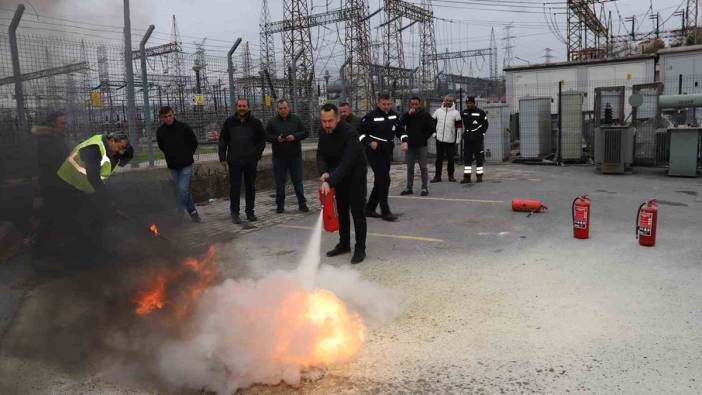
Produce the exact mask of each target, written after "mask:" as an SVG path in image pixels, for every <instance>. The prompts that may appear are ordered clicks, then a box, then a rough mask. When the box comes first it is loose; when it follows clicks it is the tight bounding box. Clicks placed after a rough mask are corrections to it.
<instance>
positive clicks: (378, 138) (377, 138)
mask: <svg viewBox="0 0 702 395" xmlns="http://www.w3.org/2000/svg"><path fill="white" fill-rule="evenodd" d="M369 136H370V137H372V138H374V139H376V140H380V141H385V142H387V140H385V139H381V138H380V137H375V136H373V135H372V134H369Z"/></svg>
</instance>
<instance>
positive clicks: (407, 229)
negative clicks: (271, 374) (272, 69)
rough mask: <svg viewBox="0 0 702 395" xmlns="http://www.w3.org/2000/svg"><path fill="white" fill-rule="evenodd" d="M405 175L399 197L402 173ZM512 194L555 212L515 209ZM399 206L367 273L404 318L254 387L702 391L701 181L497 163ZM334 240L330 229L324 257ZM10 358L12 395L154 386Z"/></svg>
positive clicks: (381, 227)
mask: <svg viewBox="0 0 702 395" xmlns="http://www.w3.org/2000/svg"><path fill="white" fill-rule="evenodd" d="M394 173H395V174H397V176H396V180H395V182H394V183H393V192H392V194H393V195H398V194H399V191H400V190H401V189H402V186H403V185H402V183H400V182H398V181H399V180H397V177H398V176H399V175H401V174H404V171H403V169H402V168H401V167H400V166H396V167H395V172H394ZM416 183H417V181H415V185H416ZM581 193H589V194H590V195H591V196H592V204H593V207H592V224H591V226H592V229H591V239H589V240H576V239H573V237H572V227H571V219H570V205H571V202H572V199H573V198H574V197H575V196H576V195H579V194H581ZM513 198H538V199H541V200H543V202H544V204H545V205H546V206H548V208H549V209H548V211H547V212H546V213H543V214H535V215H532V216H531V217H527V216H526V214H523V213H513V212H511V210H510V200H511V199H513ZM648 198H656V199H658V200H659V202H660V212H659V224H658V240H657V244H656V246H655V247H653V248H645V247H640V246H639V245H638V243H637V241H636V240H635V237H634V220H635V213H636V209H637V208H638V205H639V204H640V203H641V202H643V201H644V200H646V199H648ZM221 204H226V203H224V202H222V203H221ZM391 207H392V208H393V210H394V211H395V212H396V213H399V214H401V216H400V219H399V220H398V221H397V222H395V223H387V222H383V221H380V220H377V219H369V232H371V233H373V234H372V235H370V236H369V238H368V258H367V260H366V261H365V262H363V263H362V264H361V265H357V266H355V267H354V269H355V270H358V271H360V273H361V276H362V277H363V278H364V279H366V280H369V281H372V282H373V283H376V284H378V285H381V286H383V287H386V288H389V289H393V290H395V291H397V292H399V293H400V294H401V295H402V299H401V300H402V302H401V305H400V313H399V315H398V316H397V317H396V318H395V319H393V320H391V321H386V322H373V321H369V322H368V335H369V339H368V343H367V345H366V346H365V347H364V349H363V350H362V352H361V353H360V354H359V355H358V357H357V358H356V359H354V360H353V361H352V362H349V363H347V364H344V365H340V366H334V367H332V368H331V369H329V371H328V372H327V374H326V375H325V376H324V377H322V378H321V379H318V380H314V381H309V382H305V383H303V384H302V385H301V387H299V388H291V387H288V386H285V385H279V386H275V387H268V386H256V387H253V388H250V389H248V390H246V391H244V392H245V393H252V394H259V393H260V394H268V393H272V394H278V393H289V392H296V393H313V394H328V393H392V394H394V393H489V394H492V393H549V394H550V393H569V392H573V393H627V394H643V393H651V394H661V393H666V394H697V393H702V226H701V225H700V221H702V214H701V213H700V210H702V181H701V179H699V178H697V179H682V178H667V177H664V176H663V170H660V169H638V170H637V172H636V173H635V174H630V175H622V176H603V175H599V174H595V173H593V172H592V168H591V167H579V166H572V167H558V168H557V167H542V166H523V165H503V166H487V167H486V176H485V182H484V183H482V184H470V185H460V184H457V183H448V182H443V183H439V184H431V185H430V196H429V197H428V198H420V197H418V196H416V195H414V196H412V197H410V198H400V197H397V196H394V197H392V198H391ZM315 219H316V216H315V215H309V216H305V217H302V218H298V219H294V220H292V221H290V222H287V223H285V224H277V225H272V226H270V227H265V228H262V229H260V230H258V231H255V232H251V233H247V234H244V235H241V236H239V237H238V238H237V239H236V240H234V241H233V242H232V243H231V244H229V245H228V246H225V247H224V249H225V250H227V253H228V254H230V255H231V256H236V259H232V260H231V261H229V260H224V261H223V262H220V265H221V266H222V270H223V272H224V273H227V274H229V275H231V276H233V277H239V276H242V275H244V274H245V275H246V276H250V277H257V276H262V275H264V274H266V273H268V272H270V271H272V270H275V269H293V268H294V267H295V266H296V265H297V262H298V259H299V258H300V257H301V256H302V253H303V251H302V248H301V246H304V245H305V243H306V242H307V239H308V237H309V232H310V231H309V227H311V226H313V224H314V222H315ZM205 226H206V224H205ZM335 243H336V235H331V234H326V235H325V236H324V238H323V241H322V245H323V246H322V249H323V250H327V249H331V248H332V247H333V245H334V244H335ZM349 258H350V256H349V255H344V256H340V257H336V258H323V264H327V265H334V266H339V267H342V266H346V265H348V259H349ZM235 262H236V263H235ZM56 287H58V288H59V289H60V286H54V287H51V286H45V287H41V288H39V289H35V290H34V291H33V292H32V294H31V295H29V296H28V297H27V300H26V302H25V304H24V306H23V308H22V311H21V312H20V314H19V318H18V323H17V324H16V325H15V326H14V327H11V328H10V330H9V331H8V335H7V336H6V339H5V341H8V339H13V338H16V337H17V336H21V334H22V333H21V332H22V330H23V328H26V327H23V326H22V325H21V324H22V322H23V321H22V318H23V314H24V316H29V315H30V312H31V311H32V310H33V309H37V308H38V307H37V306H38V305H40V304H41V303H42V301H43V300H45V299H46V298H47V297H49V295H51V292H53V291H52V290H54V291H55V289H56ZM24 324H25V325H26V324H27V323H26V322H25V323H24ZM3 354H4V355H3V356H2V360H0V386H1V385H3V384H4V385H5V386H6V388H12V389H14V390H19V391H22V390H29V392H31V393H47V394H48V393H52V394H54V393H100V394H103V393H135V394H136V393H156V392H157V391H156V390H154V389H153V388H142V387H139V386H125V385H121V384H116V383H114V382H110V381H108V380H105V379H103V378H101V377H96V376H94V375H90V374H86V373H75V372H57V371H54V370H52V369H51V368H49V367H47V366H44V365H43V364H42V363H41V361H37V360H35V359H33V358H32V357H31V356H27V355H8V354H7V353H3ZM30 378H31V380H30ZM29 381H31V383H32V384H31V385H29V384H27V383H28V382H29Z"/></svg>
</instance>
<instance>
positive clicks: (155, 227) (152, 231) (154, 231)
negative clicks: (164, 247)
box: [149, 224, 161, 236]
mask: <svg viewBox="0 0 702 395" xmlns="http://www.w3.org/2000/svg"><path fill="white" fill-rule="evenodd" d="M149 230H150V231H151V233H153V234H154V236H158V235H160V234H161V233H160V232H159V231H158V226H156V224H151V226H149Z"/></svg>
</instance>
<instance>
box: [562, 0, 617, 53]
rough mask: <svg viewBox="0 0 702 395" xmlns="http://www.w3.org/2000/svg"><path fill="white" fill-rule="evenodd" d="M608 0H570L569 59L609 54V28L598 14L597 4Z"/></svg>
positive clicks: (568, 4)
mask: <svg viewBox="0 0 702 395" xmlns="http://www.w3.org/2000/svg"><path fill="white" fill-rule="evenodd" d="M605 1H608V0H568V2H567V6H568V12H567V14H568V15H567V18H568V19H567V29H566V30H567V37H566V38H567V41H566V43H567V46H568V48H567V49H568V51H567V52H568V61H571V60H580V59H597V58H603V57H605V56H607V47H608V38H609V29H608V28H607V22H606V21H602V20H600V18H599V17H598V16H597V12H596V9H595V5H596V4H597V3H603V2H605Z"/></svg>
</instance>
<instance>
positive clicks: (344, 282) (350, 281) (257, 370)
mask: <svg viewBox="0 0 702 395" xmlns="http://www.w3.org/2000/svg"><path fill="white" fill-rule="evenodd" d="M315 283H316V286H317V287H319V288H324V289H329V290H331V291H332V292H334V293H336V295H337V296H338V297H339V298H340V299H341V300H342V301H343V302H345V303H346V304H347V306H348V307H349V308H350V310H352V311H357V312H358V313H359V314H360V315H361V317H362V318H363V319H364V321H365V322H373V321H377V320H387V319H391V318H393V317H394V316H395V315H396V314H397V313H398V306H399V297H398V295H396V294H395V293H393V292H392V291H389V290H386V289H382V288H380V287H378V286H376V285H374V284H372V283H370V282H368V281H364V280H362V279H361V278H360V275H359V273H358V272H356V271H354V270H351V269H348V268H341V269H339V268H334V267H331V266H325V267H324V268H322V269H321V270H320V271H319V273H318V276H317V279H316V281H315ZM303 290H304V288H303V284H302V282H301V281H300V279H299V276H298V275H297V273H294V272H282V271H277V272H274V273H271V274H269V275H268V276H266V277H264V278H262V279H260V280H258V281H254V280H240V281H235V280H231V279H229V280H226V281H225V282H224V283H222V284H220V285H218V286H216V287H213V288H211V289H209V290H208V291H207V292H206V293H205V294H204V295H203V297H202V298H201V299H200V301H199V303H198V307H197V311H196V313H195V315H194V317H193V319H192V327H191V328H190V332H189V333H188V335H186V338H185V339H184V340H178V341H173V342H170V343H167V344H166V345H165V346H164V347H163V348H162V350H161V352H160V356H159V358H158V361H159V362H158V367H157V373H158V375H159V376H160V377H161V379H162V380H163V381H164V382H165V383H166V384H169V385H171V386H172V387H173V388H192V389H198V390H199V389H208V390H211V391H215V392H217V393H219V394H229V393H233V392H234V391H236V389H238V388H245V387H248V386H251V385H253V384H269V385H275V384H279V383H280V382H284V383H287V384H289V385H293V386H296V385H298V384H299V383H300V380H301V379H302V375H303V372H304V370H305V368H306V367H305V366H303V365H302V364H300V363H296V362H294V361H284V360H281V359H279V358H277V357H276V355H277V351H279V350H276V348H277V347H279V346H280V342H279V340H280V336H281V333H280V331H281V328H284V329H285V330H289V331H290V332H287V333H286V334H285V335H286V336H289V337H290V338H291V339H293V341H292V343H291V344H290V345H289V346H290V349H289V350H288V353H292V354H293V355H294V354H296V353H299V354H300V355H304V354H305V353H307V352H309V350H310V349H311V348H312V345H313V344H312V342H313V339H314V338H315V335H316V334H315V330H316V329H315V328H312V327H303V328H299V327H296V328H292V329H290V328H288V327H287V326H286V322H281V320H282V319H284V318H282V317H286V315H285V314H281V312H282V306H283V304H284V301H285V300H286V298H288V297H289V296H290V295H291V294H294V293H296V292H301V291H303ZM288 307H289V306H288Z"/></svg>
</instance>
